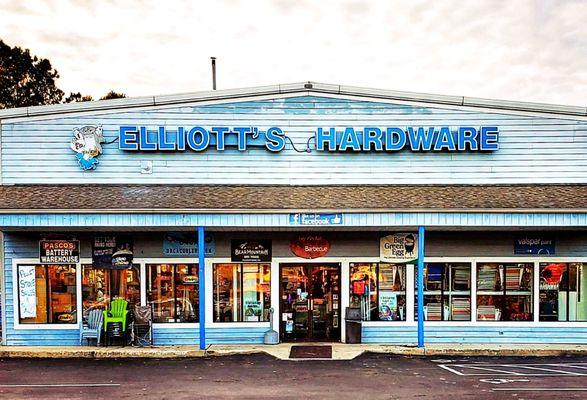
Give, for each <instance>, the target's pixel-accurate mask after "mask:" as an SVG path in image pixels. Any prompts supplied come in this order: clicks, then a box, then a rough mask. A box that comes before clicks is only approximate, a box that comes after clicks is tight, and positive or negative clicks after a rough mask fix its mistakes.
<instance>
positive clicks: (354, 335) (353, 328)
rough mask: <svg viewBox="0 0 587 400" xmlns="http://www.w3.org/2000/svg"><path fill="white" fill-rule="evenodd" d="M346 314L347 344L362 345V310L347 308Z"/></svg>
mask: <svg viewBox="0 0 587 400" xmlns="http://www.w3.org/2000/svg"><path fill="white" fill-rule="evenodd" d="M345 314H346V315H345V331H346V335H345V342H346V343H350V344H356V343H361V329H362V322H361V309H360V308H358V307H357V308H355V307H347V308H346V313H345Z"/></svg>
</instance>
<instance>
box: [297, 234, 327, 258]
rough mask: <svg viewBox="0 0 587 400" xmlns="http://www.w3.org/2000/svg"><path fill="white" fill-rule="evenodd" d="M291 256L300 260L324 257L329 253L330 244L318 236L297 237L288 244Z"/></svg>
mask: <svg viewBox="0 0 587 400" xmlns="http://www.w3.org/2000/svg"><path fill="white" fill-rule="evenodd" d="M289 249H290V250H291V252H292V253H293V254H295V255H296V256H298V257H301V258H308V259H314V258H318V257H324V256H325V255H326V254H328V252H329V251H330V242H329V241H328V239H326V238H324V237H323V236H320V235H306V236H299V237H298V238H296V239H295V240H293V241H292V242H291V243H290V244H289Z"/></svg>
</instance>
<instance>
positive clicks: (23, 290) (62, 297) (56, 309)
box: [18, 265, 77, 324]
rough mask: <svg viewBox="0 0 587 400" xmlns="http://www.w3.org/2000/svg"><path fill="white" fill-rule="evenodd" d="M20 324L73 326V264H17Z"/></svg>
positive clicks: (74, 283) (74, 284)
mask: <svg viewBox="0 0 587 400" xmlns="http://www.w3.org/2000/svg"><path fill="white" fill-rule="evenodd" d="M18 295H19V296H18V297H19V299H18V300H19V311H20V323H21V324H75V323H77V307H76V303H77V302H76V276H75V265H19V266H18Z"/></svg>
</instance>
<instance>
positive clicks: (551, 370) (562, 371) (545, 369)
mask: <svg viewBox="0 0 587 400" xmlns="http://www.w3.org/2000/svg"><path fill="white" fill-rule="evenodd" d="M505 366H508V367H512V368H526V369H531V370H534V371H546V372H558V373H560V374H563V375H574V376H584V375H585V374H582V373H580V372H570V371H564V370H562V369H551V368H544V367H542V366H540V367H534V366H530V365H521V364H518V365H515V364H512V365H505ZM561 367H562V365H561ZM565 367H566V366H565ZM522 375H523V374H522Z"/></svg>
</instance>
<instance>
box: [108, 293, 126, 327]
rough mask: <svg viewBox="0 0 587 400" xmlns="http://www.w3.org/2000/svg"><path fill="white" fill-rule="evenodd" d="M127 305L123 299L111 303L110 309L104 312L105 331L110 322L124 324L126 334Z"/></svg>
mask: <svg viewBox="0 0 587 400" xmlns="http://www.w3.org/2000/svg"><path fill="white" fill-rule="evenodd" d="M127 305H128V302H127V301H126V300H123V299H116V300H113V301H112V302H111V303H110V308H109V309H108V310H104V331H107V328H108V322H120V323H122V331H123V332H126V314H128V310H127V309H126V306H127Z"/></svg>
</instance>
